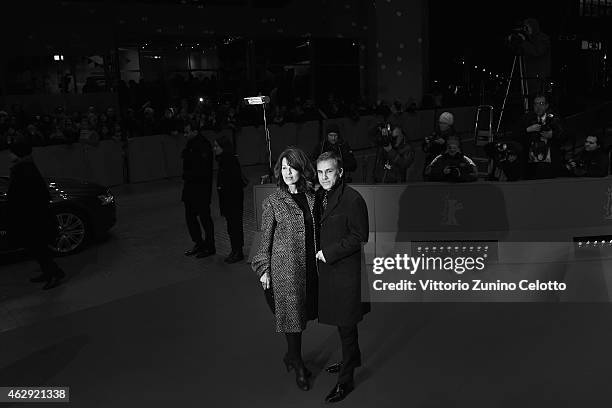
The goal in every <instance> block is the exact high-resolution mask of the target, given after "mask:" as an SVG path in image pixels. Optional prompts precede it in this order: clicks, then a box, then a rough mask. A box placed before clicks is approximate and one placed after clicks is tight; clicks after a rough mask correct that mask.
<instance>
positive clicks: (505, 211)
mask: <svg viewBox="0 0 612 408" xmlns="http://www.w3.org/2000/svg"><path fill="white" fill-rule="evenodd" d="M351 186H352V187H353V188H355V189H356V190H357V191H359V192H360V193H361V195H362V196H363V197H364V199H365V200H366V203H367V206H368V213H369V217H370V219H369V221H370V231H372V232H374V241H375V242H377V243H380V242H382V243H384V242H395V241H398V242H401V241H415V240H417V241H418V240H429V239H432V240H435V239H458V240H500V241H552V242H571V241H572V240H573V238H574V237H576V236H580V235H584V236H596V235H612V232H611V231H612V176H609V177H603V178H561V179H553V180H531V181H519V182H513V183H501V182H486V181H479V182H474V183H457V184H450V183H431V182H425V183H407V184H387V185H385V184H374V185H368V184H351ZM275 188H276V187H275V186H274V185H272V184H266V185H257V186H254V191H253V194H254V196H253V197H254V206H255V218H256V223H257V226H258V227H259V225H261V212H262V208H261V204H262V201H263V200H264V199H265V198H266V197H267V196H268V195H269V194H270V193H272V192H273V191H274V189H275Z"/></svg>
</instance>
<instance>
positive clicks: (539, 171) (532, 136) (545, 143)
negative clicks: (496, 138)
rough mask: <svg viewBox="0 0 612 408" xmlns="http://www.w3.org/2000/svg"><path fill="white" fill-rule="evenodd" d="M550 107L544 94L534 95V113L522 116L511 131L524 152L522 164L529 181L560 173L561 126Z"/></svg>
mask: <svg viewBox="0 0 612 408" xmlns="http://www.w3.org/2000/svg"><path fill="white" fill-rule="evenodd" d="M549 108H550V106H549V104H548V99H547V97H546V96H545V95H537V96H536V97H535V98H534V100H533V112H530V113H527V114H526V115H524V116H523V117H522V118H521V120H520V121H519V123H518V126H517V128H516V129H515V130H514V140H515V141H517V142H518V143H520V144H521V146H522V147H523V151H525V152H526V154H525V157H524V158H523V163H524V166H525V176H526V177H525V178H526V179H528V180H536V179H547V178H554V177H557V176H558V175H559V174H561V172H562V171H561V169H562V154H561V144H562V143H563V141H564V133H563V127H562V125H561V120H560V119H559V117H558V116H557V115H555V114H553V113H552V112H550V111H549Z"/></svg>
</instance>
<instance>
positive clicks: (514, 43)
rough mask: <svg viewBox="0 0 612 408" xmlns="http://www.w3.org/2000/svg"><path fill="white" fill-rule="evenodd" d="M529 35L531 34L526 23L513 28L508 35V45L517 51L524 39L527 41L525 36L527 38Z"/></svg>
mask: <svg viewBox="0 0 612 408" xmlns="http://www.w3.org/2000/svg"><path fill="white" fill-rule="evenodd" d="M527 35H529V30H528V28H527V26H526V25H524V24H523V25H520V26H518V27H515V28H513V29H512V31H511V32H510V34H509V35H508V37H507V38H508V45H509V46H510V48H511V49H513V50H514V51H515V52H519V50H520V46H521V44H522V43H523V41H525V38H527Z"/></svg>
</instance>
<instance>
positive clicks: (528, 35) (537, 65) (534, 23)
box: [508, 18, 551, 95]
mask: <svg viewBox="0 0 612 408" xmlns="http://www.w3.org/2000/svg"><path fill="white" fill-rule="evenodd" d="M508 44H509V46H510V48H511V49H512V51H513V52H514V53H515V54H516V55H522V56H524V62H525V78H526V79H527V85H528V87H529V93H530V94H531V95H535V94H537V93H540V92H544V89H543V86H544V81H545V80H547V79H549V78H550V72H551V52H550V50H551V46H550V37H549V36H548V35H547V34H544V33H543V32H542V31H540V23H539V22H538V20H536V19H535V18H527V19H525V20H524V21H523V22H522V24H521V25H520V26H519V27H516V28H515V29H514V30H513V32H512V33H511V34H510V35H509V36H508Z"/></svg>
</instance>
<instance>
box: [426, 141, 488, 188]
mask: <svg viewBox="0 0 612 408" xmlns="http://www.w3.org/2000/svg"><path fill="white" fill-rule="evenodd" d="M425 177H426V180H428V181H446V182H465V181H476V180H477V179H478V169H477V167H476V164H475V163H474V162H473V161H472V159H470V158H469V157H467V156H466V155H464V154H463V153H462V152H461V147H460V141H459V139H457V138H454V137H451V138H449V139H448V140H447V141H446V152H445V153H444V154H441V155H439V156H438V157H436V158H435V159H433V161H432V162H431V164H430V165H429V166H427V168H426V169H425Z"/></svg>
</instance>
